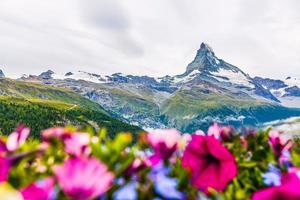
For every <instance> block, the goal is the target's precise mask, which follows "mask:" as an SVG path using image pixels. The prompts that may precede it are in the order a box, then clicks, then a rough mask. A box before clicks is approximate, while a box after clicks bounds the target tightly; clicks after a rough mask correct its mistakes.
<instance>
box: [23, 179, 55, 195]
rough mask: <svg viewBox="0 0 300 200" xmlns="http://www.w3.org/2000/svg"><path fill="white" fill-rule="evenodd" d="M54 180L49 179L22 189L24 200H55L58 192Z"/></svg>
mask: <svg viewBox="0 0 300 200" xmlns="http://www.w3.org/2000/svg"><path fill="white" fill-rule="evenodd" d="M54 185H55V183H54V180H53V178H47V179H45V180H42V181H38V182H37V183H33V184H30V185H29V186H27V187H25V188H23V189H21V193H22V195H23V198H24V200H54V199H56V192H55V188H54Z"/></svg>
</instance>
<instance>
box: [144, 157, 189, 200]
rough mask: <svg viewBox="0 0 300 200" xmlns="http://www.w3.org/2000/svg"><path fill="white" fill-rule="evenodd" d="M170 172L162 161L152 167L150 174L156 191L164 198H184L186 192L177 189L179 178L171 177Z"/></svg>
mask: <svg viewBox="0 0 300 200" xmlns="http://www.w3.org/2000/svg"><path fill="white" fill-rule="evenodd" d="M169 172H170V169H169V168H168V167H165V166H164V165H163V163H162V162H160V163H159V164H158V165H156V166H154V167H153V168H152V171H151V172H150V174H149V176H150V178H151V179H152V181H153V182H154V190H155V192H156V193H157V194H158V195H160V196H161V197H163V198H164V199H184V194H183V193H181V192H180V191H178V190H177V185H178V180H177V179H176V178H172V177H169V176H168V174H169Z"/></svg>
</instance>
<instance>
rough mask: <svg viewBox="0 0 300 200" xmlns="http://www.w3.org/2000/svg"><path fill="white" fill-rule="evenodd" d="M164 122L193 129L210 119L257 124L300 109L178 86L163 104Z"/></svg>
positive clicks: (206, 125) (209, 121) (204, 126)
mask: <svg viewBox="0 0 300 200" xmlns="http://www.w3.org/2000/svg"><path fill="white" fill-rule="evenodd" d="M162 114H163V115H164V116H165V120H166V122H167V123H169V124H170V125H173V126H175V125H176V126H177V128H179V129H181V130H183V131H187V132H192V131H195V130H196V129H199V128H202V129H206V128H207V127H208V126H209V125H210V123H211V121H218V120H221V121H227V122H228V123H230V124H233V125H235V124H236V125H237V126H239V125H243V124H247V125H256V124H259V123H262V122H267V121H272V120H276V119H285V118H287V117H290V116H300V109H291V108H286V107H282V106H280V105H276V104H270V103H268V102H266V101H258V100H254V99H253V100H252V99H250V98H243V97H240V98H237V97H232V96H230V95H222V94H219V93H214V92H209V93H204V92H201V91H200V90H199V89H198V88H193V89H191V90H184V89H182V90H180V91H178V92H177V93H175V94H174V95H173V96H172V97H171V98H169V99H168V100H167V101H166V102H165V104H164V105H163V107H162ZM241 116H244V118H239V117H241Z"/></svg>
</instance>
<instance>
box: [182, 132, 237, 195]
mask: <svg viewBox="0 0 300 200" xmlns="http://www.w3.org/2000/svg"><path fill="white" fill-rule="evenodd" d="M182 165H183V167H184V168H186V169H188V170H189V171H190V172H191V176H192V179H191V182H192V184H193V185H194V186H195V187H197V188H198V189H199V190H201V191H204V192H206V193H209V188H213V189H214V190H216V191H223V190H224V189H225V188H226V186H227V184H228V183H229V182H230V181H231V180H232V179H233V178H234V177H235V176H236V175H237V166H236V162H235V158H234V157H233V155H232V154H231V153H230V152H229V151H228V150H227V149H226V148H225V147H224V146H223V145H222V144H221V142H220V141H219V140H217V139H215V138H214V137H212V136H200V135H193V136H192V141H191V142H190V143H189V145H188V146H187V148H186V150H185V152H184V155H183V158H182Z"/></svg>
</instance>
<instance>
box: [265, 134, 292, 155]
mask: <svg viewBox="0 0 300 200" xmlns="http://www.w3.org/2000/svg"><path fill="white" fill-rule="evenodd" d="M269 143H270V144H271V146H272V148H273V152H274V154H275V155H276V156H278V157H279V156H280V155H281V154H282V151H283V150H290V149H291V147H292V142H291V141H289V140H287V139H285V138H284V137H283V136H282V134H281V133H280V132H278V131H270V133H269Z"/></svg>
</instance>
